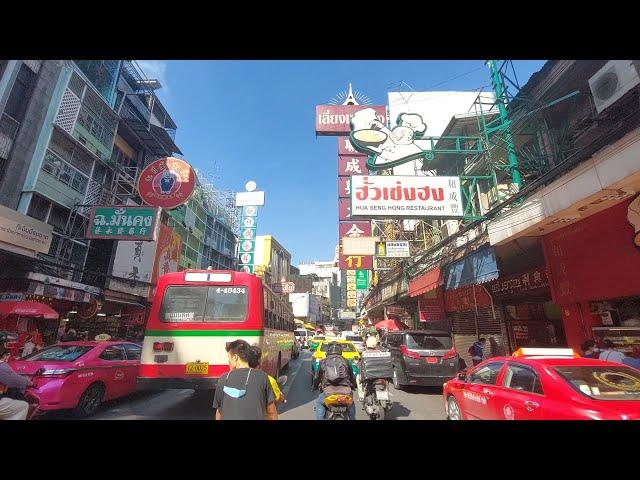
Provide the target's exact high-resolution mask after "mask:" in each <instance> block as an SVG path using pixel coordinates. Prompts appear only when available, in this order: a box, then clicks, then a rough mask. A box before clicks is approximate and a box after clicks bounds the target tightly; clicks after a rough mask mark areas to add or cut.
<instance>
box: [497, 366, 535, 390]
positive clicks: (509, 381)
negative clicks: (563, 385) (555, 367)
mask: <svg viewBox="0 0 640 480" xmlns="http://www.w3.org/2000/svg"><path fill="white" fill-rule="evenodd" d="M502 385H503V386H505V387H506V388H511V389H513V390H518V391H521V392H530V393H538V394H540V395H543V394H544V392H543V391H542V385H540V379H539V378H538V375H536V373H535V372H534V371H533V370H532V369H531V368H529V367H525V366H524V365H515V364H513V363H510V364H508V366H507V371H506V373H505V374H504V379H503V380H502Z"/></svg>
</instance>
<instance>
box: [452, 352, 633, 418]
mask: <svg viewBox="0 0 640 480" xmlns="http://www.w3.org/2000/svg"><path fill="white" fill-rule="evenodd" d="M443 396H444V402H445V411H446V412H447V418H449V419H451V420H640V371H638V370H636V369H634V368H631V367H628V366H626V365H622V364H619V363H612V362H605V361H602V360H596V359H591V358H581V357H580V356H579V355H577V354H575V353H574V352H573V350H570V349H547V348H522V349H520V350H518V351H516V352H515V353H514V354H513V355H512V356H510V357H493V358H490V359H488V360H485V361H484V362H482V363H479V364H478V365H476V366H475V367H473V368H470V369H468V370H466V371H464V372H461V373H459V374H458V375H457V376H456V377H454V378H453V379H452V380H449V381H448V382H447V383H445V384H444V387H443Z"/></svg>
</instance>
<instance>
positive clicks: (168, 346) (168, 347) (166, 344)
mask: <svg viewBox="0 0 640 480" xmlns="http://www.w3.org/2000/svg"><path fill="white" fill-rule="evenodd" d="M162 349H163V350H164V351H165V352H172V351H173V342H164V343H163V344H162Z"/></svg>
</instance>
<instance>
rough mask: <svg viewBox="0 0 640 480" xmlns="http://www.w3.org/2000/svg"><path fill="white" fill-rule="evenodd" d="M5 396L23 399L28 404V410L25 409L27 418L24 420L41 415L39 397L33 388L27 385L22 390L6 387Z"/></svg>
mask: <svg viewBox="0 0 640 480" xmlns="http://www.w3.org/2000/svg"><path fill="white" fill-rule="evenodd" d="M5 396H7V397H9V398H13V399H14V400H23V401H25V402H27V403H28V404H29V410H28V411H27V418H26V419H25V420H33V419H34V418H36V417H38V416H39V415H42V411H40V408H39V407H40V397H39V396H38V394H37V393H36V391H35V389H33V388H31V387H27V389H26V390H25V391H24V392H22V391H20V390H18V389H16V388H9V389H7V391H6V393H5Z"/></svg>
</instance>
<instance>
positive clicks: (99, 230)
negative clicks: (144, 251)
mask: <svg viewBox="0 0 640 480" xmlns="http://www.w3.org/2000/svg"><path fill="white" fill-rule="evenodd" d="M159 217H160V209H159V208H156V207H137V206H136V207H131V206H128V205H122V206H115V207H97V206H96V207H92V208H91V214H90V215H89V224H88V225H87V231H86V232H85V235H84V236H85V238H90V239H104V240H143V241H153V240H156V238H157V228H156V225H157V223H158V218H159Z"/></svg>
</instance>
